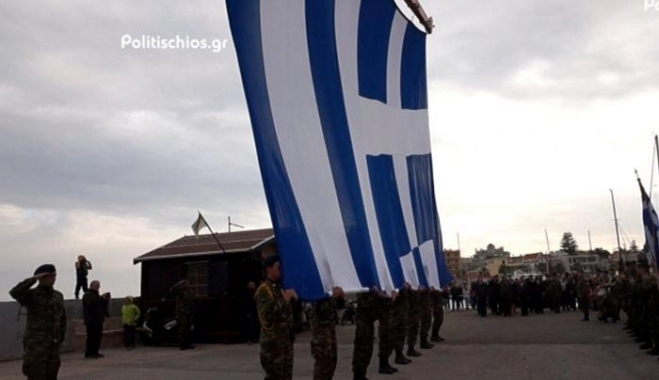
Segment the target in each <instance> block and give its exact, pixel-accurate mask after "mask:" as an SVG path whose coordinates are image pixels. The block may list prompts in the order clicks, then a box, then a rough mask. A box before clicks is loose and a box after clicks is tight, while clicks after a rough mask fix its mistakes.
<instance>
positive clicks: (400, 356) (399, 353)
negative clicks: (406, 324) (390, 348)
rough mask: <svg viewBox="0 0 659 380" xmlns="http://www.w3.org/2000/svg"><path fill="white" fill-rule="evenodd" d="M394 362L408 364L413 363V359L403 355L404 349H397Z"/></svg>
mask: <svg viewBox="0 0 659 380" xmlns="http://www.w3.org/2000/svg"><path fill="white" fill-rule="evenodd" d="M394 363H396V364H402V365H406V364H410V363H412V360H410V359H408V358H406V357H405V355H403V350H397V351H396V358H395V359H394Z"/></svg>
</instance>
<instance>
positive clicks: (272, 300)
mask: <svg viewBox="0 0 659 380" xmlns="http://www.w3.org/2000/svg"><path fill="white" fill-rule="evenodd" d="M263 267H264V268H265V272H266V279H265V282H263V284H261V286H259V287H258V289H256V293H255V294H254V299H255V301H256V309H257V311H258V314H259V320H260V321H261V341H260V344H261V366H262V367H263V369H264V370H265V380H290V379H292V378H293V342H294V341H295V333H294V332H293V310H292V306H291V301H292V300H296V299H297V294H296V293H295V290H293V289H288V290H284V289H282V288H281V285H280V281H281V269H280V264H279V256H278V255H273V256H268V257H266V258H265V259H263Z"/></svg>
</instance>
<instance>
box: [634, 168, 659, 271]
mask: <svg viewBox="0 0 659 380" xmlns="http://www.w3.org/2000/svg"><path fill="white" fill-rule="evenodd" d="M638 185H639V186H640V187H641V199H642V202H643V228H644V229H645V246H646V247H647V249H648V250H649V252H648V253H649V254H650V259H651V260H652V264H653V265H654V267H655V268H656V267H657V254H659V240H658V239H657V236H659V218H657V212H656V211H655V210H654V207H653V206H652V201H651V200H650V197H649V196H648V194H647V193H646V192H645V188H643V184H642V183H641V180H640V179H639V180H638Z"/></svg>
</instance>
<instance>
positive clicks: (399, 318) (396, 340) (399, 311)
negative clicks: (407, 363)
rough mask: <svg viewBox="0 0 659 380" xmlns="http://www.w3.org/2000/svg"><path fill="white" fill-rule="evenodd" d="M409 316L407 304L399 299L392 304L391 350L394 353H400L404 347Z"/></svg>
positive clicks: (404, 300)
mask: <svg viewBox="0 0 659 380" xmlns="http://www.w3.org/2000/svg"><path fill="white" fill-rule="evenodd" d="M408 314H409V302H408V301H407V300H406V299H402V297H399V298H398V299H396V302H395V303H394V318H393V323H392V325H393V326H392V330H393V331H392V334H393V337H392V338H393V342H392V343H393V348H394V350H396V351H402V350H403V348H404V347H405V338H406V337H407V328H408V325H409V321H408Z"/></svg>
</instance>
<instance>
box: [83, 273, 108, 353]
mask: <svg viewBox="0 0 659 380" xmlns="http://www.w3.org/2000/svg"><path fill="white" fill-rule="evenodd" d="M100 288H101V283H100V282H98V281H92V282H91V284H89V290H87V292H86V293H85V295H84V296H83V297H82V312H83V317H84V322H85V327H86V328H87V342H86V344H85V358H86V359H98V358H102V357H103V355H101V354H100V353H99V352H98V351H99V350H100V348H101V337H102V336H103V322H105V317H107V314H108V303H109V301H110V293H104V294H103V295H100V294H99V292H98V291H99V289H100Z"/></svg>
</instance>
